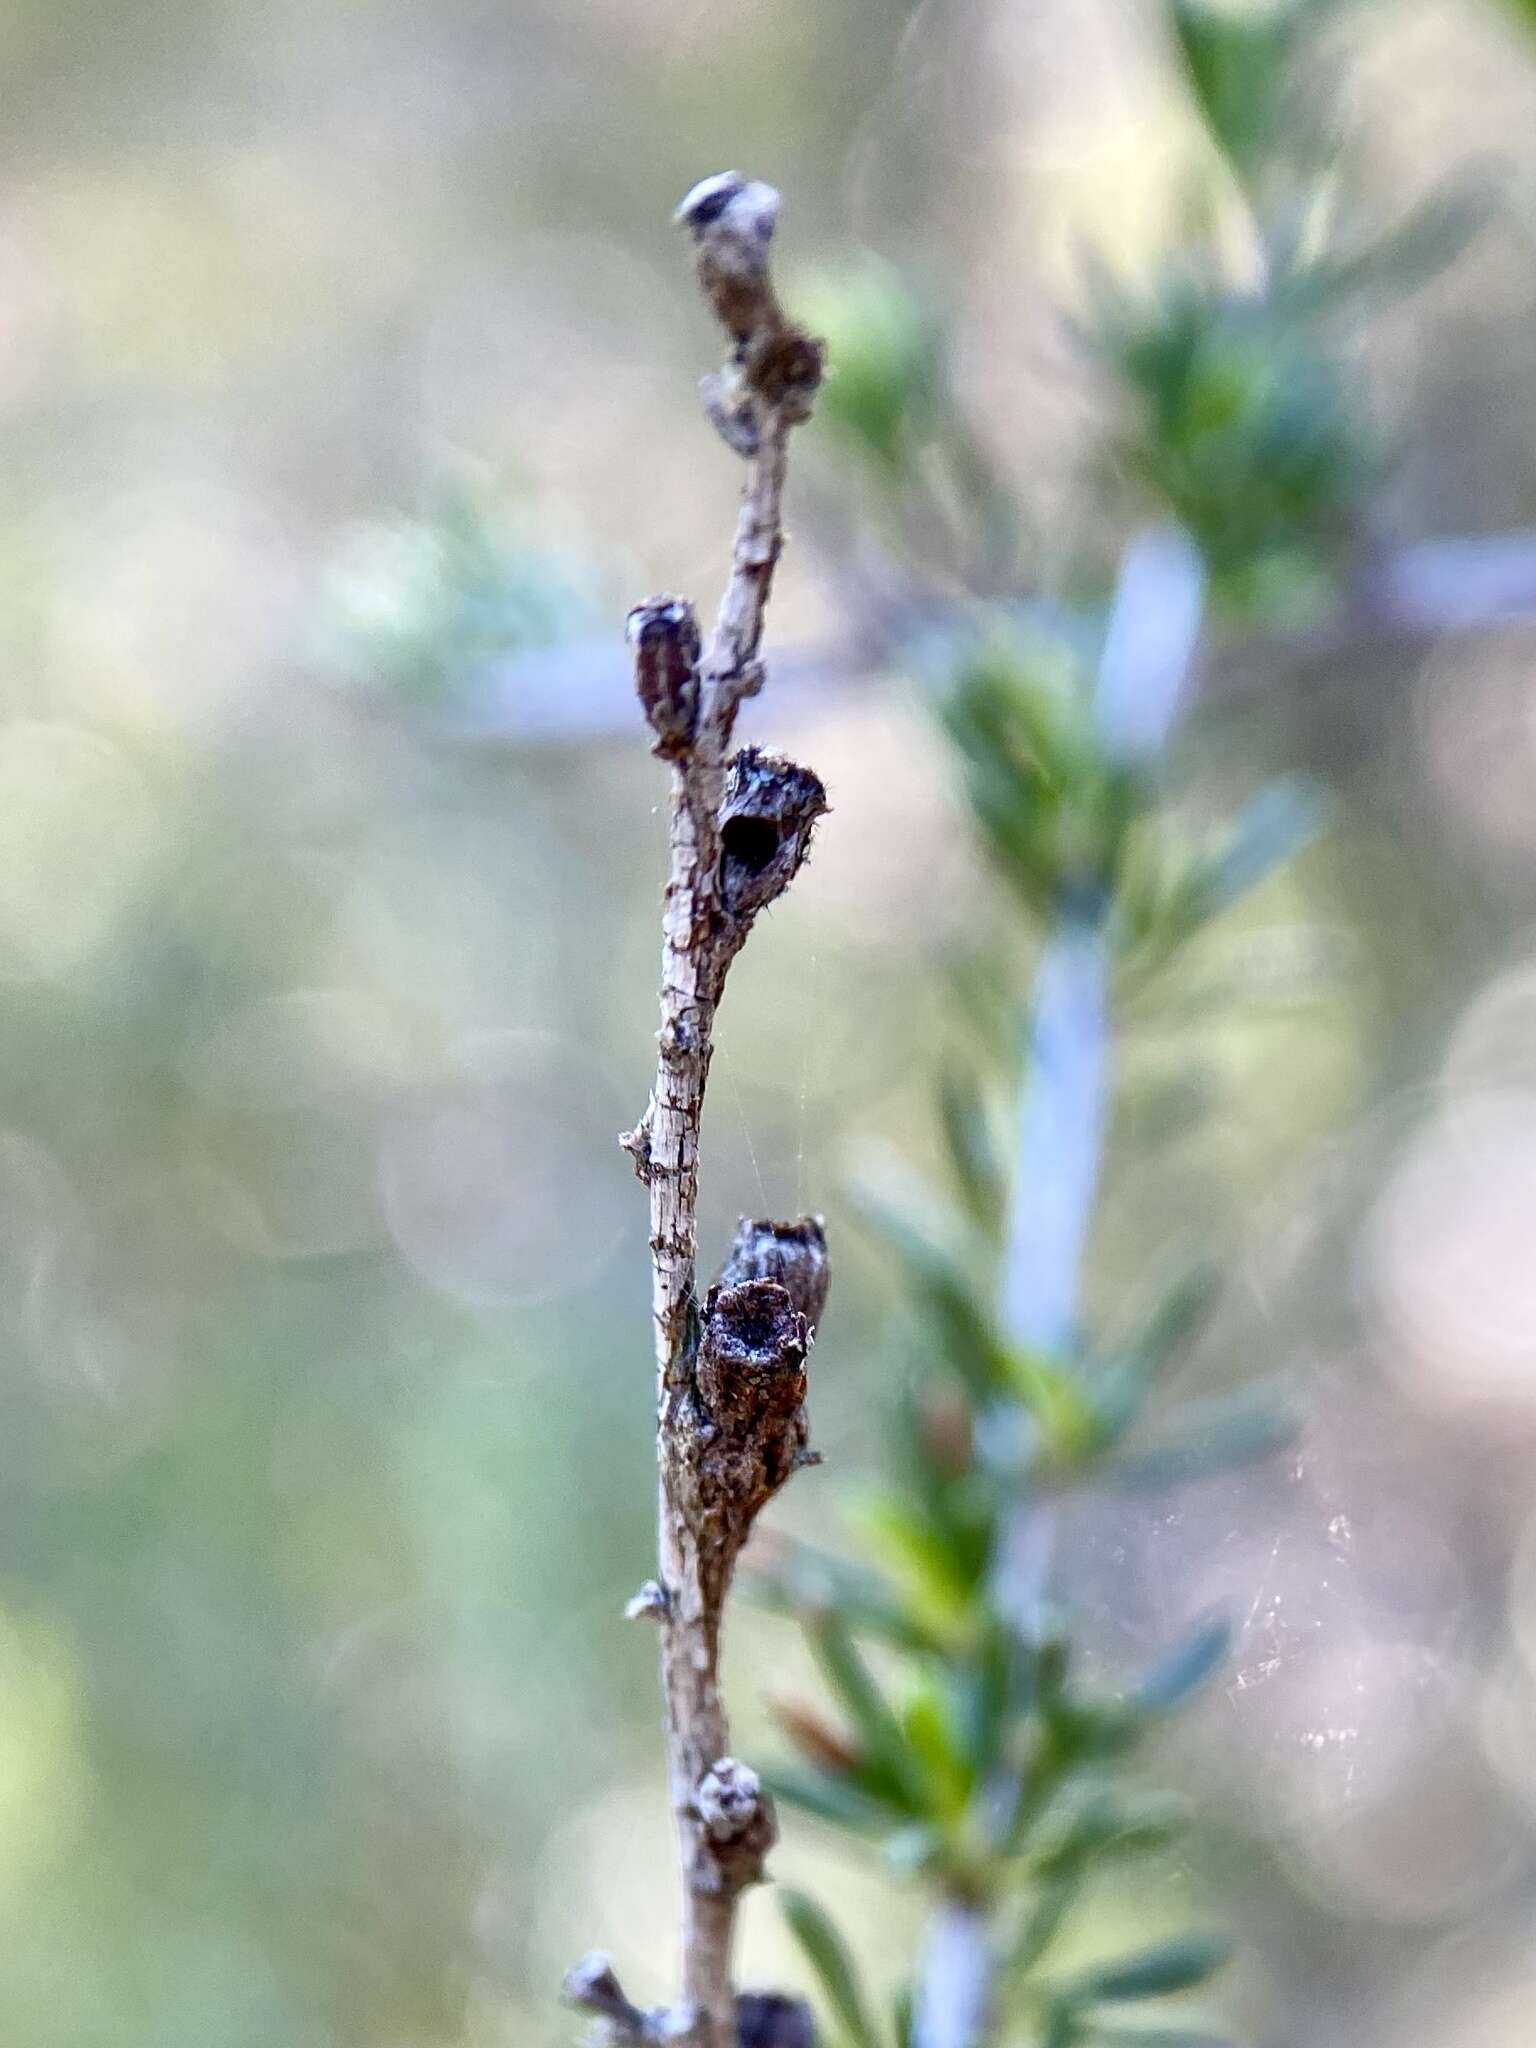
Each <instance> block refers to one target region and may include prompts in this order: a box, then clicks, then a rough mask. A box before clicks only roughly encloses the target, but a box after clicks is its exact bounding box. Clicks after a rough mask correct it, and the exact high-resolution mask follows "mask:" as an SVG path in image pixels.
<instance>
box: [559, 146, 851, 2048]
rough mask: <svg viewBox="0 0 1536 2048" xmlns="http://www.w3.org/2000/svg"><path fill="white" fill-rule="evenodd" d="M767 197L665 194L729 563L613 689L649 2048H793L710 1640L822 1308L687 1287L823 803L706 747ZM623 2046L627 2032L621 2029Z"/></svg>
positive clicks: (760, 1844)
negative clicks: (728, 1101)
mask: <svg viewBox="0 0 1536 2048" xmlns="http://www.w3.org/2000/svg"><path fill="white" fill-rule="evenodd" d="M777 211H778V195H777V194H776V193H775V192H774V191H773V190H772V188H771V187H769V186H767V185H763V184H760V183H757V182H756V181H752V180H748V179H745V178H743V177H741V176H740V175H739V174H738V173H736V172H727V173H725V174H723V175H722V176H720V177H715V178H710V179H707V180H706V181H705V182H704V183H703V184H701V185H699V186H697V187H695V189H694V190H693V191H692V192H691V193H690V194H689V195H688V197H687V199H685V200H684V202H683V204H682V206H681V207H680V208H679V211H678V219H679V220H680V221H681V222H682V223H683V224H684V225H685V226H687V227H688V229H689V230H690V232H691V233H692V236H693V241H694V249H695V256H696V261H697V267H698V274H699V282H700V285H701V287H702V288H703V291H704V294H705V297H706V298H707V299H708V300H709V303H710V304H711V306H712V307H713V309H714V311H715V312H716V314H717V315H718V317H719V319H720V321H721V324H722V325H723V326H724V327H725V329H726V332H727V334H728V336H729V338H730V342H731V353H730V356H729V359H728V360H727V362H726V365H725V367H724V369H723V370H721V371H719V372H717V373H716V374H714V375H713V376H711V377H708V378H706V379H705V380H704V387H703V396H704V402H705V408H706V411H707V412H708V414H709V417H710V418H711V420H712V421H713V422H714V423H715V425H716V426H717V427H718V429H719V430H720V432H721V434H722V436H723V438H724V439H725V441H726V442H727V444H728V445H729V446H730V447H731V448H732V449H733V450H734V451H735V452H736V453H737V454H739V455H740V456H741V457H742V458H743V460H744V461H745V462H746V465H747V469H746V478H745V482H744V485H743V489H742V497H741V509H740V513H739V516H738V519H737V524H736V536H735V544H734V548H733V552H732V561H731V571H730V576H729V579H728V582H727V585H726V589H725V595H724V598H723V600H722V602H721V606H720V614H719V619H718V621H717V624H716V627H715V632H714V636H713V638H712V640H711V642H710V645H709V647H708V649H707V651H706V650H703V649H702V647H701V641H700V634H699V629H698V624H697V621H696V619H695V617H694V613H693V610H692V607H691V606H690V605H689V604H688V603H687V602H686V601H685V600H683V599H680V598H674V597H658V598H653V599H651V600H650V601H649V602H648V603H646V604H643V605H640V606H639V607H637V609H636V610H635V611H634V612H633V613H632V614H631V615H630V621H629V639H630V643H631V646H632V648H633V651H634V657H635V682H636V689H637V692H638V695H639V698H640V702H641V705H642V707H643V709H644V711H645V715H646V718H647V719H648V721H649V723H650V726H651V729H652V731H653V732H654V734H655V736H656V737H655V746H654V751H655V752H656V754H657V755H659V756H660V757H661V758H662V759H663V760H666V761H669V762H671V764H672V813H671V846H670V862H669V871H668V876H667V885H666V896H665V903H664V909H663V915H662V986H661V1029H660V1032H659V1033H658V1046H659V1054H658V1060H657V1067H656V1080H655V1085H654V1087H653V1089H652V1093H651V1099H650V1102H649V1105H648V1106H647V1109H646V1112H645V1115H644V1116H643V1117H642V1119H641V1121H640V1123H639V1125H638V1126H637V1127H636V1129H635V1130H633V1131H631V1132H629V1133H627V1134H626V1136H625V1137H624V1139H623V1140H622V1143H623V1145H624V1147H625V1149H626V1150H627V1151H628V1152H629V1153H630V1155H631V1157H632V1158H633V1160H634V1163H635V1170H636V1172H637V1173H638V1175H639V1177H640V1179H641V1180H642V1181H643V1182H644V1183H645V1184H646V1186H647V1188H648V1190H649V1195H650V1221H651V1237H650V1244H651V1257H652V1305H653V1315H654V1323H655V1338H656V1363H657V1372H658V1381H659V1389H658V1415H657V1443H658V1462H659V1466H660V1504H659V1546H658V1547H659V1559H660V1569H659V1572H658V1576H657V1579H656V1580H654V1581H648V1582H647V1584H646V1585H645V1586H644V1587H642V1588H641V1590H640V1592H639V1593H638V1594H637V1595H636V1597H635V1599H634V1600H633V1601H632V1602H631V1603H630V1612H631V1613H632V1614H643V1615H646V1616H649V1617H651V1618H653V1619H654V1620H655V1621H656V1622H657V1623H658V1625H659V1628H660V1632H661V1672H662V1691H663V1697H664V1702H665V1709H666V1738H667V1764H668V1778H669V1788H670V1793H671V1800H672V1807H673V1811H674V1814H675V1816H676V1821H677V1827H678V1840H679V1851H680V1860H681V1867H682V1880H683V1942H682V1948H683V1984H682V2002H681V2005H680V2006H679V2007H678V2009H677V2010H676V2012H674V2013H673V2014H671V2015H669V2016H667V2017H666V2018H665V2020H664V2022H663V2024H665V2026H666V2027H667V2028H668V2032H667V2033H666V2035H665V2038H668V2039H672V2040H676V2041H680V2042H685V2043H687V2044H688V2048H738V2038H739V2040H740V2042H741V2043H743V2044H744V2043H746V2042H747V2041H748V2040H749V2039H750V2040H751V2041H752V2042H755V2043H757V2044H758V2048H795V2044H796V2043H797V2042H800V2041H804V2040H807V2039H808V2038H809V2036H808V2034H807V2033H806V2031H805V2029H806V2027H807V2025H808V2019H807V2016H806V2015H805V2013H804V2009H803V2007H800V2006H799V2005H798V2004H797V2002H796V2001H794V2000H789V1999H781V1998H778V1997H776V1996H769V1995H766V1994H763V1995H757V1996H755V1997H753V1998H751V1999H745V1998H744V1999H742V2000H741V2001H740V2003H739V2005H738V2001H737V1999H736V1995H735V1991H734V1988H733V1984H732V1977H731V1948H732V1938H733V1934H734V1928H735V1920H736V1908H737V1902H738V1900H739V1898H740V1895H741V1893H742V1891H743V1890H744V1889H745V1888H746V1887H747V1886H749V1885H751V1884H755V1883H757V1882H758V1881H759V1880H760V1878H761V1877H762V1874H763V1859H764V1857H765V1855H766V1853H767V1851H768V1849H769V1847H770V1846H771V1844H772V1842H773V1839H774V1820H773V1812H772V1808H771V1805H770V1803H769V1801H768V1799H767V1797H766V1796H765V1794H764V1793H763V1791H762V1788H761V1786H760V1785H759V1783H758V1780H757V1777H756V1775H755V1773H753V1772H752V1771H750V1770H749V1769H747V1767H746V1766H745V1765H743V1764H741V1763H738V1762H737V1761H736V1760H735V1759H734V1758H733V1757H732V1756H731V1755H730V1753H729V1750H730V1743H729V1735H728V1730H727V1725H726V1718H725V1711H724V1707H723V1704H722V1702H721V1697H720V1685H719V1654H720V1632H721V1624H722V1618H723V1612H724V1605H725V1599H726V1595H727V1592H728V1591H729V1588H730V1583H731V1576H732V1572H733V1570H734V1568H735V1563H736V1559H737V1557H738V1555H739V1554H740V1551H741V1547H742V1544H743V1543H744V1542H745V1541H746V1537H747V1534H748V1532H749V1530H750V1528H751V1526H752V1523H753V1520H754V1518H755V1517H756V1515H757V1514H758V1512H759V1511H760V1510H761V1508H762V1507H763V1505H764V1504H765V1503H766V1502H767V1501H768V1500H769V1499H771V1497H772V1496H773V1494H774V1493H775V1492H777V1490H778V1489H779V1487H781V1486H782V1485H783V1484H784V1482H785V1480H786V1479H788V1477H789V1476H790V1474H791V1473H792V1472H793V1471H795V1470H796V1469H797V1468H798V1467H799V1466H801V1465H803V1464H805V1463H807V1462H811V1460H812V1454H811V1453H810V1451H809V1449H808V1446H807V1441H806V1419H805V1409H804V1401H805V1388H806V1380H805V1364H806V1354H807V1351H808V1349H809V1346H810V1342H811V1339H812V1336H813V1334H814V1331H815V1326H816V1323H817V1320H818V1318H819V1316H820V1314H821V1309H822V1305H823V1303H824V1301H825V1297H826V1283H827V1254H826V1240H825V1238H824V1236H823V1233H822V1228H821V1224H820V1221H819V1219H815V1218H802V1219H801V1221H800V1222H798V1223H794V1224H783V1223H774V1222H768V1221H751V1222H744V1223H743V1224H742V1226H741V1228H740V1230H739V1231H738V1233H737V1237H736V1241H735V1244H734V1246H733V1248H732V1250H731V1254H730V1256H729V1258H728V1259H727V1260H726V1262H725V1265H724V1266H723V1267H722V1269H721V1272H720V1275H719V1278H718V1280H717V1282H716V1284H715V1285H714V1286H712V1287H711V1288H710V1289H709V1290H708V1293H707V1296H706V1298H705V1301H704V1304H703V1308H702V1310H700V1308H699V1306H698V1301H697V1294H696V1285H695V1281H696V1273H695V1261H696V1250H697V1206H698V1153H699V1124H700V1118H701V1115H702V1111H703V1105H704V1091H705V1087H706V1084H707V1082H708V1078H709V1067H710V1058H711V1053H712V1050H713V1034H714V1019H715V1011H716V1008H717V1006H718V1004H719V1002H720V998H721V995H722V993H723V991H724V986H725V978H726V974H727V972H728V970H729V968H730V964H731V962H732V960H733V959H734V958H735V957H736V954H737V953H738V952H739V951H740V949H741V947H742V945H743V944H744V943H745V940H746V938H747V935H748V933H749V932H750V930H751V928H752V925H753V922H754V920H755V919H756V918H757V916H758V914H759V913H760V912H761V911H763V910H764V909H766V908H767V906H768V905H769V904H770V903H772V902H773V901H775V900H776V898H777V897H779V896H780V895H782V893H783V892H784V890H785V889H786V888H788V886H789V884H790V882H791V881H792V880H793V879H794V876H795V874H796V873H797V871H798V870H799V868H800V865H801V863H802V862H803V860H804V859H805V855H806V851H807V849H808V847H809V844H810V839H811V834H812V831H813V829H814V827H815V825H816V821H817V820H818V818H820V817H821V815H822V813H823V812H824V811H825V809H826V796H825V792H824V791H823V789H822V786H821V784H820V782H819V781H818V780H817V778H816V777H815V776H814V775H813V774H812V773H811V772H810V771H809V769H806V768H801V767H798V766H797V765H796V764H795V763H794V762H792V761H787V760H784V759H782V758H781V757H780V756H778V755H775V754H769V753H766V752H763V751H762V750H761V749H759V748H755V747H749V748H746V749H744V750H743V751H742V752H740V753H738V754H736V755H734V756H729V755H728V751H727V750H728V748H729V746H730V740H731V733H732V729H733V726H734V724H735V719H736V711H737V707H738V705H739V704H740V702H741V700H742V698H743V697H746V696H750V695H752V694H753V693H754V692H755V691H756V690H758V689H759V688H760V687H761V684H762V678H763V671H762V667H761V664H760V662H759V660H758V649H759V646H760V644H761V641H762V634H763V620H764V614H765V610H766V607H767V603H768V597H769V593H770V591H771V589H772V584H773V572H774V567H775V565H776V563H777V561H778V558H779V552H780V549H781V547H782V545H783V526H782V503H783V490H784V474H785V462H786V452H787V446H788V439H789V434H790V430H791V429H792V428H793V427H794V426H796V425H797V424H798V423H799V422H801V421H802V420H804V419H806V418H807V417H808V416H809V414H810V409H811V404H812V402H813V400H814V397H815V392H816V387H817V384H818V383H819V381H820V376H821V350H820V348H819V346H818V344H817V343H816V342H814V341H813V340H811V338H810V337H809V336H808V335H806V334H805V333H804V332H803V331H802V330H801V329H799V328H798V327H796V326H795V325H794V323H793V322H792V321H790V320H789V319H787V318H786V316H785V314H784V312H783V310H782V309H781V307H780V306H779V303H778V300H777V298H776V297H775V295H774V292H773V287H772V283H771V280H770V277H769V272H768V247H769V242H770V239H771V237H772V233H773V226H774V221H775V217H776V215H777ZM589 1966H590V1967H588V1966H584V1967H586V1970H587V1973H586V1975H585V1976H582V1977H581V1978H580V1981H579V1982H578V1983H575V1984H574V1985H570V1984H568V1991H570V1994H571V1995H572V1996H573V1997H574V1998H576V1999H577V2002H579V2003H582V2004H585V2005H586V2006H588V2007H589V2008H591V2009H594V2010H597V2011H599V2012H600V2013H601V2014H602V2016H603V2019H604V2022H605V2024H606V2025H607V2026H608V2028H609V2030H610V2033H611V2034H612V2033H613V2032H614V2031H615V2030H618V2031H619V2032H620V2033H621V2034H622V2031H623V2029H624V2028H625V2027H628V2029H629V2034H628V2038H630V2039H639V2040H644V2039H647V2038H654V2037H655V2036H654V2034H653V2033H652V2034H648V2033H647V2032H646V2031H645V2030H646V2029H647V2028H652V2029H654V2027H655V2025H656V2024H657V2021H656V2016H654V2015H647V2014H643V2013H639V2012H638V2010H637V2009H636V2008H633V2007H631V2006H630V2005H629V2002H628V2000H627V1999H624V1998H623V1995H622V1993H619V1992H618V1991H617V1986H616V1984H615V1983H613V1982H612V1981H611V1980H612V1972H611V1971H610V1970H608V1969H607V1966H606V1964H605V1963H603V1962H602V1961H601V1959H596V1958H589ZM637 2028H638V2029H639V2031H638V2032H637V2031H635V2030H636V2029H637Z"/></svg>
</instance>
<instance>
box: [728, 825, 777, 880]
mask: <svg viewBox="0 0 1536 2048" xmlns="http://www.w3.org/2000/svg"><path fill="white" fill-rule="evenodd" d="M778 850H779V828H778V826H777V825H775V824H774V823H773V821H772V820H771V819H769V818H749V817H740V818H728V819H727V820H726V822H725V824H724V825H723V826H722V828H721V831H720V851H721V852H722V853H723V854H724V856H725V858H726V859H727V860H728V861H729V862H730V863H731V864H732V866H734V867H738V868H741V869H743V870H744V871H745V872H746V873H747V874H749V875H760V874H761V873H762V872H763V870H764V868H766V867H767V866H768V864H769V862H770V861H771V860H772V859H773V857H774V855H775V854H776V853H777V852H778Z"/></svg>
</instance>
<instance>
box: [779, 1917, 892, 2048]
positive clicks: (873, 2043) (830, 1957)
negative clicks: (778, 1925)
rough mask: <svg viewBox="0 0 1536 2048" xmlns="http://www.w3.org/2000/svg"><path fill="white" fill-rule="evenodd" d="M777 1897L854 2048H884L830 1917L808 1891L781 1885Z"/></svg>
mask: <svg viewBox="0 0 1536 2048" xmlns="http://www.w3.org/2000/svg"><path fill="white" fill-rule="evenodd" d="M774 1897H775V1899H776V1900H777V1902H778V1906H779V1911H780V1912H781V1913H782V1914H783V1915H784V1918H785V1919H786V1921H788V1923H789V1929H790V1932H791V1933H792V1934H793V1935H794V1937H795V1939H796V1941H798V1942H799V1944H800V1947H801V1949H802V1950H803V1952H804V1954H805V1958H806V1961H807V1962H808V1963H809V1964H810V1966H811V1968H812V1969H813V1970H814V1971H815V1973H816V1980H817V1982H818V1983H819V1984H820V1986H821V1988H822V1990H823V1992H824V1993H825V1994H826V1999H827V2003H828V2004H829V2005H830V2006H831V2008H832V2010H833V2012H834V2013H836V2015H837V2018H838V2022H839V2024H840V2025H841V2027H842V2029H843V2032H844V2033H845V2034H846V2035H847V2037H848V2039H849V2040H850V2041H851V2042H852V2043H853V2044H854V2048H881V2044H880V2037H879V2035H878V2034H877V2033H876V2031H875V2027H874V2022H873V2021H872V2020H871V2019H870V2017H869V2011H868V2008H867V2007H866V2005H865V2003H864V1995H863V1991H862V1989H861V1987H860V1984H859V1979H858V1973H857V1971H856V1969H855V1968H854V1964H853V1959H852V1957H851V1956H850V1955H849V1953H848V1950H847V1948H846V1947H845V1946H844V1943H843V1939H842V1937H841V1935H840V1934H839V1933H838V1931H837V1929H836V1928H835V1927H834V1926H833V1924H832V1922H831V1920H830V1918H829V1917H828V1916H827V1914H826V1913H825V1912H823V1910H822V1908H821V1907H820V1906H819V1905H818V1904H817V1903H816V1901H815V1900H814V1899H812V1898H808V1897H807V1896H806V1894H805V1893H804V1892H797V1891H787V1890H785V1889H784V1888H783V1887H782V1886H781V1887H780V1888H779V1889H778V1890H777V1891H776V1892H775V1893H774Z"/></svg>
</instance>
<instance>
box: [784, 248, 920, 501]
mask: <svg viewBox="0 0 1536 2048" xmlns="http://www.w3.org/2000/svg"><path fill="white" fill-rule="evenodd" d="M795 304H796V305H797V306H798V307H799V308H800V309H801V312H802V314H803V316H804V318H805V320H806V322H807V324H808V325H809V327H810V328H811V330H812V332H813V333H816V334H818V335H820V336H821V337H822V338H823V340H824V341H825V342H826V345H827V360H828V374H827V379H826V383H825V384H824V386H823V387H822V392H821V397H820V401H819V403H818V405H817V408H816V412H817V418H818V420H819V421H820V422H821V423H822V424H823V425H824V426H827V427H830V428H831V429H832V430H833V431H834V432H836V433H840V434H842V435H843V436H845V437H846V438H847V439H848V440H850V441H852V442H853V443H854V444H855V445H856V446H857V447H859V448H860V449H862V450H863V452H864V453H865V454H866V455H867V456H869V457H871V458H872V459H873V461H874V463H875V464H876V466H877V470H878V471H879V472H882V473H883V474H884V476H885V478H886V480H887V482H898V481H901V480H902V479H903V478H904V476H905V473H906V472H907V470H908V469H909V467H910V465H911V462H912V460H913V457H914V450H915V448H916V446H917V444H919V443H920V442H922V441H923V440H925V439H927V438H928V437H930V436H931V435H932V433H933V432H934V427H935V420H936V408H937V406H938V403H939V399H940V394H941V392H942V390H943V384H944V376H943V363H944V331H943V325H942V322H941V320H940V318H939V316H938V314H937V312H936V311H935V309H934V307H933V306H932V305H931V304H929V303H928V302H927V301H925V300H924V299H923V298H921V297H920V296H919V294H918V293H917V292H916V291H914V290H913V288H912V286H911V285H910V284H909V283H908V282H907V280H906V279H905V278H904V277H902V275H901V273H900V272H899V271H897V270H894V269H893V268H892V267H891V266H890V265H889V264H887V263H883V262H881V261H880V259H879V258H878V257H876V256H873V255H866V256H865V257H864V258H863V260H862V262H856V263H855V264H853V265H852V266H849V265H848V264H846V263H843V264H840V265H839V266H838V268H837V270H836V271H835V272H826V273H823V274H822V275H821V276H820V277H813V278H810V279H807V280H806V281H805V282H804V284H803V285H802V287H801V289H800V290H799V291H798V292H797V293H796V295H795Z"/></svg>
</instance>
